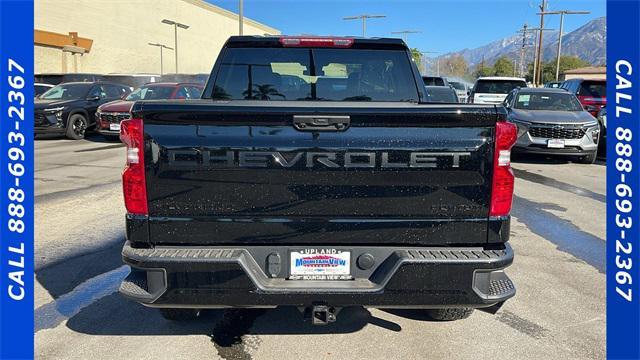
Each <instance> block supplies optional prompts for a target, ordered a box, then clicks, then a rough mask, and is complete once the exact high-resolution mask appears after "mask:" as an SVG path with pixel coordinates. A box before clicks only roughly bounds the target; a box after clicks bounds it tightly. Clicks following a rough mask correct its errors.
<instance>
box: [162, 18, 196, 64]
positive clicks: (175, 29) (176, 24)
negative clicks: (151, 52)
mask: <svg viewBox="0 0 640 360" xmlns="http://www.w3.org/2000/svg"><path fill="white" fill-rule="evenodd" d="M162 23H163V24H167V25H173V48H174V53H175V56H176V74H177V73H178V28H181V29H185V30H186V29H188V28H189V25H185V24H181V23H179V22H176V21H173V20H169V19H163V20H162Z"/></svg>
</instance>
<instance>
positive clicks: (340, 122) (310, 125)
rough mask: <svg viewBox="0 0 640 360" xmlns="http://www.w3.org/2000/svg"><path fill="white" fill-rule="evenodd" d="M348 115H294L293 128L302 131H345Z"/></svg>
mask: <svg viewBox="0 0 640 360" xmlns="http://www.w3.org/2000/svg"><path fill="white" fill-rule="evenodd" d="M350 123H351V118H350V117H349V116H348V115H293V127H294V128H296V129H297V130H300V131H345V130H347V128H348V127H349V124H350Z"/></svg>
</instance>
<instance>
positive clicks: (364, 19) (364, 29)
mask: <svg viewBox="0 0 640 360" xmlns="http://www.w3.org/2000/svg"><path fill="white" fill-rule="evenodd" d="M385 17H386V16H385V15H369V14H362V15H356V16H347V17H344V18H342V20H358V19H362V37H366V35H365V34H366V33H367V19H380V18H385Z"/></svg>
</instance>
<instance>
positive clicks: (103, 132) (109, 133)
mask: <svg viewBox="0 0 640 360" xmlns="http://www.w3.org/2000/svg"><path fill="white" fill-rule="evenodd" d="M98 133H100V134H101V135H104V136H113V137H116V136H120V131H116V130H109V129H102V128H100V129H98Z"/></svg>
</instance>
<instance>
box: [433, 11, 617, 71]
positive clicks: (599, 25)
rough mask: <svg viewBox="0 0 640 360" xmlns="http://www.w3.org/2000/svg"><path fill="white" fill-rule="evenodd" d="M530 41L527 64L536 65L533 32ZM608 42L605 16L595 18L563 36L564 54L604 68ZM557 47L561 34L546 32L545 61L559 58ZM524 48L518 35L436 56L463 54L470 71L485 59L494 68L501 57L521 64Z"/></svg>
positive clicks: (544, 40) (442, 57) (444, 56)
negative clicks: (494, 64) (521, 51)
mask: <svg viewBox="0 0 640 360" xmlns="http://www.w3.org/2000/svg"><path fill="white" fill-rule="evenodd" d="M532 27H533V26H532ZM528 38H529V39H528V41H527V45H528V46H527V47H525V49H526V51H525V63H531V62H533V56H534V55H533V53H534V46H533V44H535V42H537V40H538V39H537V37H536V38H535V39H534V36H533V33H531V36H529V37H528ZM606 43H607V21H606V17H600V18H596V19H593V20H591V21H589V22H588V23H586V24H584V25H583V26H581V27H579V28H577V29H576V30H574V31H571V32H569V33H566V34H564V35H563V36H562V55H563V56H565V55H573V56H577V57H579V58H581V59H582V60H585V61H587V62H588V63H590V64H591V65H604V64H606V52H607V51H606ZM557 47H558V31H546V32H544V39H543V49H544V51H543V58H544V60H545V61H549V60H552V59H555V58H556V52H557ZM521 48H522V35H521V34H517V35H514V36H510V37H507V38H504V39H501V40H497V41H493V42H491V43H489V44H486V45H483V46H480V47H477V48H475V49H464V50H460V51H456V52H451V53H447V54H444V55H441V56H439V57H437V59H440V60H442V59H444V58H447V57H450V56H452V55H461V56H462V57H464V59H465V60H466V61H467V65H468V66H469V68H473V67H475V66H476V65H478V64H480V63H481V62H482V61H483V60H484V62H485V64H488V65H491V64H493V63H494V62H495V60H496V59H497V58H499V57H501V56H507V57H508V58H510V59H514V60H516V61H518V62H519V61H520V49H521Z"/></svg>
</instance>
